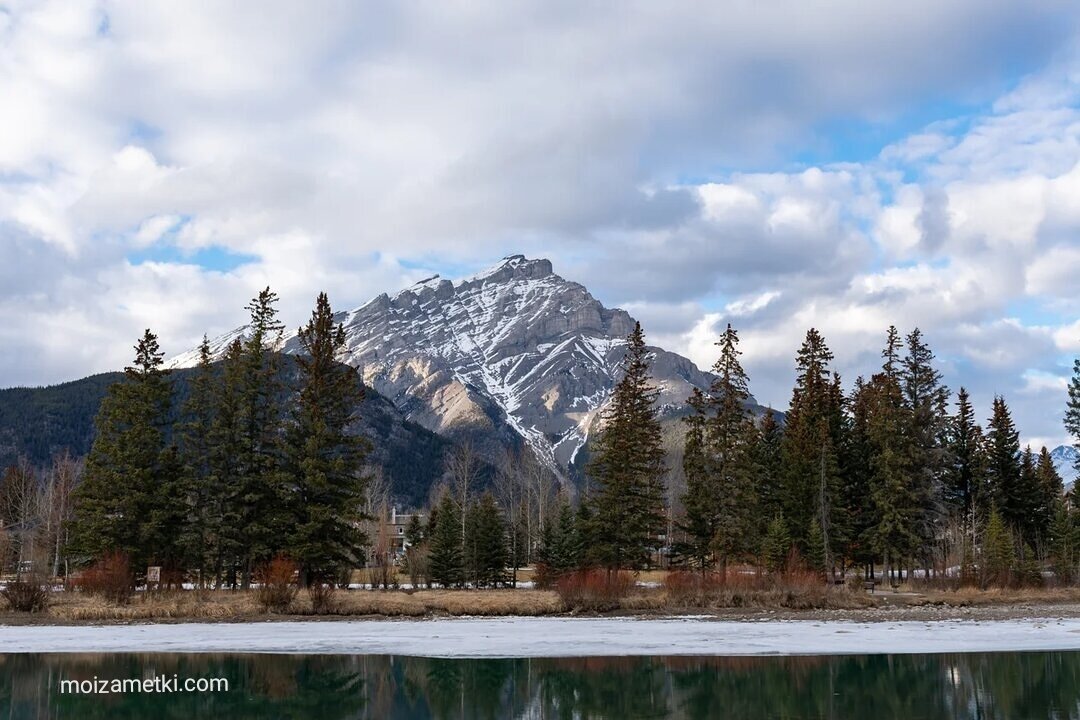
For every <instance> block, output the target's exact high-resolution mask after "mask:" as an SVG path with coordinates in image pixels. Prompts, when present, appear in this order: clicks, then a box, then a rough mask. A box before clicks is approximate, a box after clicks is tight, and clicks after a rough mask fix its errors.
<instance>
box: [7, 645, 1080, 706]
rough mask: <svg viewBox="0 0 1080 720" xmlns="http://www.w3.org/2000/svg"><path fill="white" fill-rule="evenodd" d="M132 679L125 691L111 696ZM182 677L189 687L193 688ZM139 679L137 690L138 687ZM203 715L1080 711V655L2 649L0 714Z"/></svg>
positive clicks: (1019, 653)
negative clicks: (454, 655)
mask: <svg viewBox="0 0 1080 720" xmlns="http://www.w3.org/2000/svg"><path fill="white" fill-rule="evenodd" d="M155 677H157V678H159V679H157V680H155V679H154V678H155ZM125 680H127V681H128V682H127V687H126V690H125V691H122V692H115V690H116V689H118V688H122V684H123V682H124V681H125ZM65 681H67V682H66V683H65ZM70 681H76V682H77V687H76V686H75V685H73V683H72V682H70ZM114 681H115V682H114ZM223 681H224V683H223ZM189 682H190V683H194V684H195V685H194V687H195V689H193V690H190V691H185V689H184V687H183V686H184V685H185V683H189ZM211 683H216V684H217V687H216V688H214V689H211V688H210V685H211ZM135 684H139V685H141V686H142V687H141V688H140V689H139V690H137V691H136V690H135V689H134V687H133V686H134V685H135ZM223 684H227V689H225V688H224V687H223ZM199 685H201V686H202V687H203V688H204V689H203V690H202V691H200V690H199V689H198V686H199ZM91 688H92V689H91ZM148 688H153V690H154V691H153V692H150V691H148ZM101 689H110V690H114V692H109V693H102V692H97V691H98V690H101ZM196 717H216V718H228V719H229V720H239V719H240V718H323V719H325V720H332V719H334V718H417V719H420V718H492V719H495V718H553V719H555V718H558V719H560V720H561V719H563V718H566V719H570V718H581V719H583V720H585V719H589V718H597V719H599V718H612V719H615V720H618V719H621V718H979V719H983V718H1003V719H1016V718H1080V652H1001V653H958V654H935V655H910V654H906V655H842V656H814V655H804V656H795V657H581V658H574V657H564V658H521V659H446V658H424V657H405V656H389V655H376V656H372V655H275V654H220V655H217V654H133V653H132V654H127V653H123V654H117V653H99V654H34V653H26V654H23V653H19V654H9V655H0V719H3V720H13V719H15V718H153V719H155V720H165V719H167V718H185V719H186V718H196Z"/></svg>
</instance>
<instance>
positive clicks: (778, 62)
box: [0, 0, 1080, 448]
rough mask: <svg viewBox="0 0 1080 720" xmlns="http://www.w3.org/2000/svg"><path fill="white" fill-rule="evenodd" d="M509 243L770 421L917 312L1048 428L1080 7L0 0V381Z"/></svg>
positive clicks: (357, 299) (1043, 433)
mask: <svg viewBox="0 0 1080 720" xmlns="http://www.w3.org/2000/svg"><path fill="white" fill-rule="evenodd" d="M513 253H522V254H525V255H527V256H529V257H547V258H549V259H551V260H552V262H553V264H554V266H555V270H556V272H558V273H559V274H560V275H562V276H563V277H566V278H568V279H571V280H575V281H578V282H581V283H582V284H584V285H585V286H586V287H588V288H589V289H590V291H591V292H592V293H593V294H594V295H595V296H596V297H597V298H598V299H600V300H601V301H602V302H603V303H604V304H606V305H608V306H620V307H624V308H626V309H627V310H629V311H630V312H631V313H632V314H633V315H634V316H635V317H637V318H638V319H640V320H641V321H642V323H643V326H644V329H645V331H646V333H647V335H648V337H649V340H650V342H652V343H654V344H657V345H660V346H662V347H665V348H666V349H669V350H673V351H676V352H681V353H683V354H686V355H687V356H689V357H690V358H691V359H693V360H694V361H695V362H696V363H697V364H698V365H699V366H701V367H703V368H706V367H708V366H710V365H711V364H712V362H713V361H714V360H715V355H716V349H715V347H714V346H713V343H714V342H715V340H716V338H717V336H718V333H719V331H720V330H722V329H723V327H724V326H725V325H726V323H728V322H730V323H732V324H733V325H734V326H735V327H736V328H737V329H738V330H739V331H740V336H741V338H742V343H741V347H742V350H743V352H744V355H743V361H744V365H745V367H746V369H747V371H748V372H749V374H750V380H751V390H752V391H753V392H754V394H755V396H756V397H757V399H758V400H759V401H760V402H763V403H767V404H771V405H773V406H776V407H786V405H787V403H788V402H789V400H790V393H791V385H792V381H793V378H794V356H795V352H796V350H797V348H798V346H799V343H800V342H801V339H802V337H803V336H804V335H805V332H806V330H807V329H808V328H809V327H816V328H818V329H819V330H820V331H821V332H822V333H823V334H824V336H825V338H826V341H827V343H828V344H829V346H830V348H831V349H832V351H833V352H834V354H835V356H836V361H835V368H836V369H837V371H838V372H840V373H841V375H842V377H843V378H844V381H845V384H846V385H847V386H848V387H850V385H851V382H852V381H853V380H854V379H855V377H856V376H858V375H860V374H861V375H867V376H868V375H869V374H871V373H873V372H875V371H876V369H877V368H878V367H879V365H880V357H879V353H880V350H881V347H882V345H883V343H884V338H885V331H886V328H887V327H888V326H889V325H890V324H895V325H896V326H897V327H898V328H899V329H900V331H901V332H902V333H906V332H909V331H910V330H911V329H912V328H914V327H918V328H920V329H921V330H922V331H923V333H924V335H925V337H926V339H927V341H928V342H929V343H930V346H931V348H932V349H933V350H934V351H935V353H936V354H937V362H938V367H939V368H940V369H941V371H942V372H943V374H944V376H945V381H946V382H947V383H948V384H949V386H950V387H952V388H954V389H955V388H958V387H959V386H960V385H964V386H966V387H968V389H969V390H970V391H971V392H972V395H973V398H974V400H975V403H976V411H977V413H978V414H979V416H980V417H982V418H985V417H987V416H988V415H989V412H990V402H991V400H992V398H993V396H994V395H995V394H1001V395H1003V396H1005V398H1006V400H1007V401H1008V402H1009V404H1010V406H1011V407H1012V408H1013V411H1014V415H1015V418H1016V420H1017V423H1018V425H1019V428H1020V430H1021V433H1022V436H1023V439H1024V441H1025V442H1031V443H1032V444H1034V445H1035V447H1036V448H1038V446H1039V445H1041V444H1047V445H1048V446H1049V447H1051V448H1052V447H1054V446H1055V445H1057V444H1060V443H1063V442H1066V441H1067V437H1066V435H1065V432H1064V430H1063V429H1062V426H1061V416H1062V414H1063V410H1064V403H1065V392H1066V380H1067V377H1068V376H1069V374H1070V372H1071V366H1072V360H1073V358H1075V357H1076V356H1077V355H1080V290H1078V288H1080V283H1078V282H1077V281H1076V278H1077V277H1080V4H1077V3H1075V2H1073V1H1071V0H1017V1H1012V0H953V1H951V2H948V3H942V2H940V0H909V1H908V2H905V3H885V2H881V3H877V2H871V3H868V2H866V1H865V0H816V1H815V2H813V3H806V2H795V1H794V0H770V1H769V2H748V1H745V0H725V1H724V2H689V1H684V0H672V1H670V2H664V3H655V2H644V1H637V0H627V1H626V2H619V3H599V2H589V1H588V0H575V1H573V2H569V1H565V2H564V1H561V0H544V1H542V2H507V1H506V0H469V1H468V2H454V1H453V0H437V1H436V0H416V1H415V2H408V3H400V2H386V3H373V2H357V1H356V0H350V1H348V2H310V3H296V2H277V1H276V0H271V1H267V0H264V1H263V2H259V3H239V2H226V1H214V2H184V3H176V2H155V1H153V0H140V1H139V2H125V3H117V2H92V1H83V0H63V1H62V2H24V0H0V387H7V386H13V385H42V384H49V383H55V382H59V381H64V380H71V379H75V378H79V377H83V376H85V375H88V374H90V373H93V372H101V371H106V370H113V369H118V368H120V367H123V366H124V365H125V364H126V363H127V362H129V360H130V357H131V355H132V350H131V347H132V345H133V344H134V341H135V339H136V338H137V337H138V336H139V335H140V334H141V332H142V330H143V329H144V328H146V327H150V328H152V329H153V330H154V332H156V333H157V334H158V335H159V336H160V338H161V343H162V346H163V348H164V350H165V351H166V353H167V354H176V353H179V352H182V351H184V350H187V349H189V348H191V347H193V346H194V345H195V344H197V342H198V341H199V339H200V338H201V337H202V335H203V333H204V332H205V333H209V334H210V335H211V336H213V335H215V334H218V333H221V332H224V331H227V330H229V329H232V328H234V327H236V326H237V325H240V324H242V322H243V321H244V316H245V312H244V310H243V307H244V305H245V304H246V302H247V300H248V299H249V298H250V297H252V296H253V295H254V294H255V293H256V292H257V291H258V290H259V289H261V288H262V287H264V286H266V285H270V286H271V287H273V289H274V290H275V291H276V292H277V293H278V294H279V295H280V296H281V303H280V309H281V311H282V317H283V319H284V320H285V321H286V322H287V323H288V324H289V325H298V324H299V323H300V322H301V321H302V320H303V319H304V317H305V316H306V315H307V314H308V313H309V312H310V308H311V307H312V305H313V301H314V297H315V295H316V293H318V292H319V291H320V290H325V291H327V292H328V294H329V296H330V299H331V302H332V303H333V305H334V306H335V307H336V308H339V309H348V308H351V307H355V306H357V305H360V304H362V303H363V302H365V301H366V300H368V299H369V298H370V297H372V296H373V295H375V294H377V293H380V292H384V291H394V290H396V289H399V288H401V287H404V286H407V285H409V284H411V283H412V282H414V281H416V280H418V279H420V278H422V277H426V276H429V275H431V274H433V273H441V274H443V275H444V276H448V277H456V276H460V275H465V274H469V273H472V272H475V271H477V270H479V269H481V268H484V267H487V266H489V265H491V264H493V263H495V262H497V261H498V260H499V258H501V257H502V256H504V255H508V254H513Z"/></svg>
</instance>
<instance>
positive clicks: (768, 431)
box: [754, 408, 784, 534]
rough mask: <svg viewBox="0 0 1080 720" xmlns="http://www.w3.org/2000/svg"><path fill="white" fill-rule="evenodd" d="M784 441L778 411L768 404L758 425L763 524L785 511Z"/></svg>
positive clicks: (758, 492)
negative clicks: (778, 420) (775, 411)
mask: <svg viewBox="0 0 1080 720" xmlns="http://www.w3.org/2000/svg"><path fill="white" fill-rule="evenodd" d="M783 441H784V429H783V427H781V425H780V423H778V422H777V421H776V414H775V413H774V412H773V411H772V409H771V408H769V409H768V410H766V411H765V414H764V415H763V416H762V417H761V423H760V425H759V427H758V436H757V449H756V459H755V461H754V464H755V465H756V467H757V473H758V482H757V506H758V515H759V517H760V518H761V521H762V523H763V524H766V523H770V522H771V521H770V520H769V518H775V517H776V516H777V515H778V514H779V513H781V512H782V511H783V500H784V497H783V488H784V458H783V455H782V452H783ZM762 530H764V528H762ZM763 534H764V533H763Z"/></svg>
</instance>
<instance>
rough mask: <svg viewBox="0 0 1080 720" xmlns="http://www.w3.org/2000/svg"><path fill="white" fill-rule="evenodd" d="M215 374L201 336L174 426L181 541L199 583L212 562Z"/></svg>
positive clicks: (206, 343)
mask: <svg viewBox="0 0 1080 720" xmlns="http://www.w3.org/2000/svg"><path fill="white" fill-rule="evenodd" d="M217 391H218V388H217V378H216V377H215V375H214V368H213V358H212V357H211V355H210V343H209V341H208V340H207V339H206V336H205V335H204V336H203V339H202V343H200V345H199V363H198V365H197V366H196V368H195V374H194V375H193V376H192V378H191V382H190V393H189V395H188V399H187V402H185V403H184V407H183V409H182V412H181V417H182V420H181V422H180V425H179V427H178V431H179V432H178V434H179V443H180V455H181V460H182V462H183V464H184V473H185V476H186V478H187V481H188V483H187V487H186V488H185V499H186V501H187V503H188V506H189V508H188V512H189V516H190V517H189V523H188V525H187V530H188V531H187V534H186V536H185V539H184V543H185V546H186V550H187V556H188V558H189V560H190V562H191V563H192V565H193V567H194V568H195V570H196V571H197V572H198V581H199V584H200V586H204V587H205V585H206V583H207V582H208V579H209V576H210V573H211V568H212V567H213V564H214V554H215V553H214V548H213V546H212V545H211V542H210V538H211V526H212V525H213V522H214V521H213V519H212V516H211V513H212V512H213V511H214V504H213V503H212V497H211V495H212V493H211V488H212V483H211V479H210V478H211V466H210V449H211V443H212V442H213V436H212V435H213V426H214V415H215V414H214V404H215V397H216V395H217Z"/></svg>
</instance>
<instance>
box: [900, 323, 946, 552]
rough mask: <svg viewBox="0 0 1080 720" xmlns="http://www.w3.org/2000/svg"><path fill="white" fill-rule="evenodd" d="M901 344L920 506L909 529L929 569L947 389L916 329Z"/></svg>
mask: <svg viewBox="0 0 1080 720" xmlns="http://www.w3.org/2000/svg"><path fill="white" fill-rule="evenodd" d="M906 346H907V354H906V356H905V357H904V360H903V363H902V367H901V371H900V381H901V387H902V390H903V397H904V408H905V410H906V415H907V421H908V423H909V427H908V429H907V435H908V438H909V443H908V449H909V451H910V453H911V458H910V461H909V472H910V473H911V475H910V482H911V485H912V492H913V493H914V494H915V498H916V499H915V502H916V504H917V505H918V508H919V511H918V514H917V516H916V518H915V522H916V526H915V528H914V530H915V533H916V534H917V536H918V538H919V546H920V549H921V552H920V555H923V556H924V557H923V560H924V561H925V562H926V564H927V566H929V565H930V564H931V561H932V560H933V558H932V557H930V555H931V552H932V548H933V547H934V546H935V544H934V539H935V538H936V537H937V535H938V534H939V531H940V528H941V525H942V520H943V518H944V512H943V508H942V507H941V506H940V505H939V503H938V501H939V499H940V497H941V487H942V485H943V483H944V477H945V471H946V466H947V465H948V462H947V459H948V455H949V449H948V446H947V444H946V442H945V440H946V436H947V430H948V421H949V417H948V413H947V405H948V397H949V391H948V388H946V387H945V386H944V385H943V384H942V383H941V373H940V372H938V371H937V370H936V369H935V368H934V367H933V364H932V363H933V360H934V354H933V352H931V350H930V347H929V346H928V345H927V343H926V341H925V339H924V337H923V334H922V332H921V331H920V330H919V329H918V328H915V329H914V330H912V331H911V333H909V334H908V336H907V338H906Z"/></svg>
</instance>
